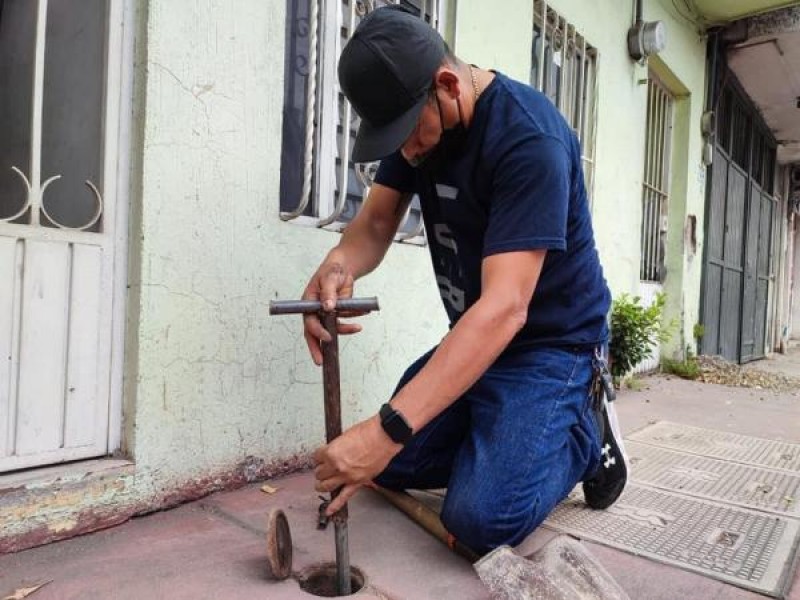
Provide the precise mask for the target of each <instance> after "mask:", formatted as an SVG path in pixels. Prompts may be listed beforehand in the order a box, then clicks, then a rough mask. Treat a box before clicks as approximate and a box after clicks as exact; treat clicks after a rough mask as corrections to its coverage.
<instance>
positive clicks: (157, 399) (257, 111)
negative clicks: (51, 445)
mask: <svg viewBox="0 0 800 600" xmlns="http://www.w3.org/2000/svg"><path fill="white" fill-rule="evenodd" d="M148 10H149V15H148V19H147V26H146V39H147V41H146V63H145V68H144V71H145V72H144V77H143V82H142V84H143V85H144V86H145V89H144V101H143V102H144V110H143V115H142V116H143V119H144V126H143V132H142V165H141V194H140V197H139V198H134V202H138V203H140V205H139V206H138V207H137V208H136V210H138V211H140V219H139V220H140V223H139V224H138V226H137V227H138V228H139V230H138V231H133V232H132V235H133V239H134V240H135V244H134V246H133V249H132V253H134V254H136V257H135V258H134V261H133V263H132V264H134V265H137V266H136V269H137V271H136V272H135V273H133V274H132V276H131V281H132V283H133V284H134V287H133V289H132V298H135V297H136V296H137V295H138V303H137V305H138V306H137V310H138V315H137V319H138V323H136V322H135V321H133V322H134V330H133V331H129V333H128V336H129V337H130V336H135V341H136V348H135V349H133V351H131V352H130V353H129V356H130V357H133V358H134V363H135V364H129V365H128V372H129V375H131V376H133V377H134V378H135V382H134V383H133V385H129V386H128V387H127V394H126V407H127V409H128V410H127V411H126V415H125V418H126V440H125V443H126V448H127V449H128V452H129V453H130V455H131V457H132V458H133V459H134V460H135V461H136V464H137V470H139V471H146V472H149V473H151V474H152V475H153V477H154V478H155V479H156V480H158V481H172V480H184V479H186V477H187V476H198V477H199V476H201V475H202V474H204V473H211V472H219V471H225V470H226V469H230V468H234V467H235V466H236V465H238V464H239V463H241V461H243V460H245V459H247V457H257V458H258V459H259V460H267V461H271V460H279V459H282V458H284V457H290V456H295V455H303V454H305V453H308V452H310V451H312V450H313V449H314V448H315V447H316V446H317V445H319V444H320V443H321V442H322V441H323V440H324V419H323V405H322V385H321V379H322V373H321V370H320V369H319V368H317V367H315V366H314V365H313V363H312V362H311V360H310V358H309V357H308V354H307V351H306V348H305V342H304V340H303V338H302V332H301V322H300V318H299V317H294V318H293V317H270V316H269V315H268V305H269V301H270V300H272V299H276V298H281V299H291V298H298V297H299V296H300V294H301V293H302V290H303V288H304V286H305V284H306V281H307V278H308V277H309V276H310V275H311V273H312V272H313V270H314V269H315V268H316V265H317V264H318V262H319V261H320V260H321V259H322V257H323V256H324V255H325V253H326V252H327V250H328V249H329V248H330V247H331V246H332V245H333V244H334V243H336V242H337V240H338V234H335V233H331V232H327V231H321V230H317V229H314V228H310V227H301V226H298V225H296V224H293V223H285V222H282V221H280V219H279V218H278V211H279V198H278V189H279V178H280V172H279V168H280V150H281V148H280V140H281V118H282V110H283V44H284V27H285V23H284V18H285V2H284V1H283V0H272V1H270V2H263V1H261V0H248V1H242V2H236V3H229V2H223V1H221V0H220V1H209V2H189V1H183V2H167V1H152V2H150V3H149V9H148ZM143 60H145V59H143ZM356 291H357V294H358V295H376V296H378V298H379V300H380V303H381V308H382V310H381V311H380V312H379V313H376V314H373V315H370V316H368V317H366V318H364V319H363V320H362V322H363V324H364V330H365V331H364V332H363V333H362V334H360V335H357V336H354V337H347V338H343V339H342V340H341V342H340V344H341V364H342V402H343V417H344V420H345V422H346V424H350V423H353V422H355V421H356V420H358V419H361V418H365V417H367V416H368V415H370V414H372V413H373V412H374V411H376V410H377V408H378V406H379V405H380V404H381V403H382V402H383V401H385V400H386V399H387V398H388V395H389V394H390V393H391V390H392V389H393V387H394V384H395V383H396V380H397V378H398V377H399V376H400V374H401V373H402V371H403V370H404V369H405V367H406V366H407V364H408V363H409V362H410V361H411V360H413V358H415V357H416V356H417V355H418V354H421V353H422V352H424V351H425V350H427V349H428V348H429V347H430V346H431V345H433V344H434V343H436V341H437V340H438V339H439V338H440V337H441V335H443V334H444V332H445V319H444V314H443V311H442V310H441V308H440V303H439V300H438V294H437V291H436V288H435V286H434V283H433V280H432V277H431V275H430V266H429V258H428V255H427V250H426V249H424V248H420V247H417V246H400V245H395V246H393V248H392V249H391V250H390V252H389V255H388V257H387V259H386V261H385V264H384V265H383V266H382V267H381V268H380V269H379V270H378V271H377V272H376V273H374V274H373V275H371V276H369V277H368V278H367V279H365V280H363V282H359V284H358V285H357V288H356ZM129 345H130V344H129Z"/></svg>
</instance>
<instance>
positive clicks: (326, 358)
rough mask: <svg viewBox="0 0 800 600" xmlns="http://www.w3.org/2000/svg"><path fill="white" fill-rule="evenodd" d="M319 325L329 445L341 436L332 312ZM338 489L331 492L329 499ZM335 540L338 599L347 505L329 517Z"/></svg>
mask: <svg viewBox="0 0 800 600" xmlns="http://www.w3.org/2000/svg"><path fill="white" fill-rule="evenodd" d="M321 316H322V326H323V327H325V329H326V330H327V331H328V333H329V334H330V336H331V341H330V342H322V387H323V389H324V393H325V436H326V438H327V441H328V443H329V444H330V443H331V442H332V441H333V440H335V439H336V438H337V437H339V436H340V435H342V402H341V386H340V381H339V334H338V331H337V327H336V318H337V317H336V313H335V312H323V313H322V315H321ZM338 495H339V490H335V491H333V492H331V500H333V499H334V498H336V496H338ZM332 520H333V523H334V528H335V540H336V587H337V589H338V592H339V595H340V596H349V595H350V550H349V547H348V535H347V505H344V506H343V507H342V508H341V509H339V510H338V511H337V512H336V514H335V515H333V518H332Z"/></svg>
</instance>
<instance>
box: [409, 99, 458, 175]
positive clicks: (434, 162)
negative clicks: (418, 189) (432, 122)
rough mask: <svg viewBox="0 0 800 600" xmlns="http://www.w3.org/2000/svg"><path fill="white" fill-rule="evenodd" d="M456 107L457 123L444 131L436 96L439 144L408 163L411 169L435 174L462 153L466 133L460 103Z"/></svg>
mask: <svg viewBox="0 0 800 600" xmlns="http://www.w3.org/2000/svg"><path fill="white" fill-rule="evenodd" d="M456 105H457V106H458V123H456V124H455V125H454V126H453V127H452V128H451V129H445V128H444V120H443V119H442V105H441V104H440V103H439V97H438V96H436V106H437V108H438V109H439V126H440V127H441V129H442V134H441V137H440V138H439V143H438V144H436V146H435V147H434V148H433V149H432V150H431V151H430V152H428V153H427V154H425V155H424V156H421V157H418V158H416V159H414V160H412V161H409V163H410V164H411V166H412V167H421V168H423V169H425V170H426V171H429V172H436V171H438V170H439V169H440V168H441V167H442V166H443V165H444V164H445V163H446V162H447V161H449V160H455V159H457V158H459V157H460V156H461V155H462V154H463V153H464V148H465V147H466V145H467V136H468V132H467V128H466V127H465V126H464V119H463V117H462V116H461V103H460V102H457V104H456Z"/></svg>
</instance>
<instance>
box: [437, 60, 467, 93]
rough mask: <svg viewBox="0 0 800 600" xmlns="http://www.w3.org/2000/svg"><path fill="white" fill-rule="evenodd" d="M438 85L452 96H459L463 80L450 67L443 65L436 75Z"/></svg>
mask: <svg viewBox="0 0 800 600" xmlns="http://www.w3.org/2000/svg"><path fill="white" fill-rule="evenodd" d="M434 79H435V80H436V87H437V88H439V89H442V90H444V91H445V92H446V93H447V95H448V96H450V97H451V98H458V96H459V95H460V94H461V82H460V80H459V78H458V74H457V73H456V72H455V71H454V70H453V69H452V68H450V67H448V66H445V65H442V66H441V67H439V70H438V71H436V75H435V76H434Z"/></svg>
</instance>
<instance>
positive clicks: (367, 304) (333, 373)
mask: <svg viewBox="0 0 800 600" xmlns="http://www.w3.org/2000/svg"><path fill="white" fill-rule="evenodd" d="M373 310H379V307H378V299H377V298H341V299H339V300H338V301H337V302H336V307H335V308H334V309H333V310H332V311H325V310H322V303H321V302H319V301H318V300H283V301H281V300H275V301H272V302H270V303H269V314H271V315H289V314H310V313H319V316H320V320H321V321H322V326H323V327H324V328H325V329H326V330H327V332H328V333H329V334H330V336H331V341H330V342H322V384H323V389H324V393H325V435H326V438H327V441H328V443H331V442H332V441H333V440H334V439H336V438H337V437H339V436H340V435H341V434H342V405H341V389H340V385H339V332H338V330H337V327H336V321H337V318H338V316H339V314H340V313H342V312H348V311H353V312H371V311H373ZM338 494H339V490H336V491H334V492H331V500H333V499H334V498H336V496H337V495H338ZM331 520H332V521H333V524H334V528H335V535H336V585H337V588H338V592H339V595H341V596H348V595H350V593H351V586H350V552H349V550H348V537H347V505H346V504H345V505H344V506H343V507H342V508H341V509H340V510H339V511H337V512H336V514H334V515H333V517H331Z"/></svg>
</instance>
